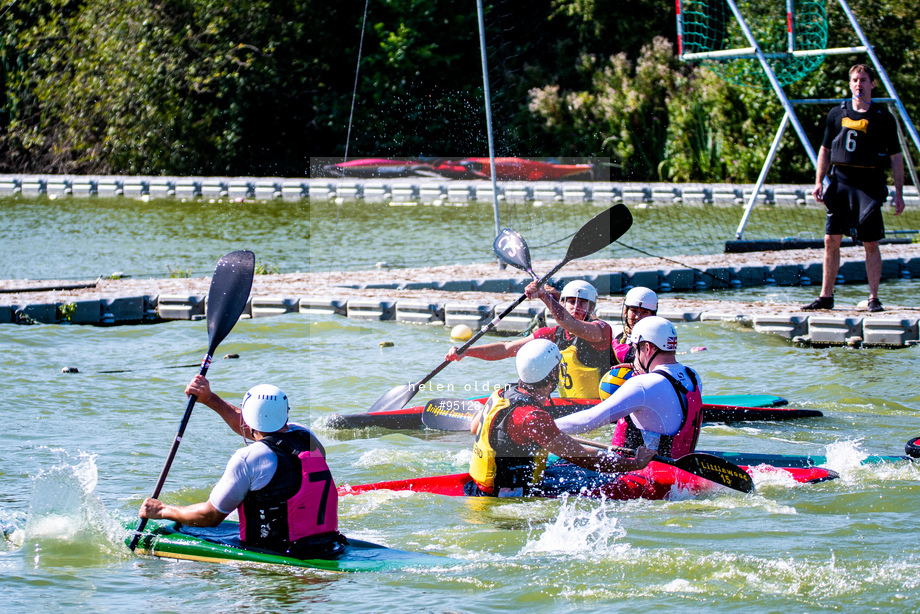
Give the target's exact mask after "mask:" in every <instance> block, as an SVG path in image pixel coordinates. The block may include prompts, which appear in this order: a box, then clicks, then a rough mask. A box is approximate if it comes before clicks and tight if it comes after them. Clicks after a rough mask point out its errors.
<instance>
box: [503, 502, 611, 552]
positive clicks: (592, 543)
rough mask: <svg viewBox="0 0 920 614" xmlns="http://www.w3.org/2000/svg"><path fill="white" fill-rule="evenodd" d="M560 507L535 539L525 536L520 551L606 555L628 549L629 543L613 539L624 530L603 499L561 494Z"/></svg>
mask: <svg viewBox="0 0 920 614" xmlns="http://www.w3.org/2000/svg"><path fill="white" fill-rule="evenodd" d="M561 501H562V507H561V508H560V509H559V514H558V515H557V516H556V519H555V520H554V521H552V522H550V523H548V524H546V525H544V526H543V528H542V533H540V534H539V535H538V536H537V537H536V539H528V541H527V544H526V545H525V546H524V549H523V550H522V551H521V554H537V553H540V554H560V553H561V554H568V555H587V554H591V555H601V556H604V555H609V554H619V553H622V552H623V551H624V550H628V549H629V545H627V544H620V543H617V540H620V539H622V538H623V537H625V536H626V530H625V529H623V528H622V527H620V526H619V521H618V519H617V517H616V516H614V515H613V510H612V508H611V507H610V506H608V504H607V501H606V500H601V501H600V503H598V502H597V501H590V502H588V505H585V506H579V505H578V503H579V502H581V501H584V500H583V499H579V498H577V497H568V496H563V497H562V499H561Z"/></svg>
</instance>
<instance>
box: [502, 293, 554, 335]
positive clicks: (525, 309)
mask: <svg viewBox="0 0 920 614" xmlns="http://www.w3.org/2000/svg"><path fill="white" fill-rule="evenodd" d="M510 305H511V303H503V304H499V305H496V306H495V316H496V317H498V316H499V315H500V314H501V313H502V312H504V310H505V309H507V308H508V307H509V306H510ZM545 309H546V307H545V306H544V305H543V303H542V302H541V301H524V302H523V303H521V304H520V305H518V306H517V307H515V308H514V309H513V310H512V311H511V313H509V314H508V315H507V316H505V317H504V318H502V320H501V321H500V322H498V324H496V325H495V329H494V330H495V332H497V333H499V334H502V333H504V334H517V333H520V332H522V331H525V330H527V327H528V326H530V324H531V323H532V322H533V320H534V318H536V317H538V316H540V318H541V320H542V321H543V322H545V319H543V317H542V316H543V313H544V310H545Z"/></svg>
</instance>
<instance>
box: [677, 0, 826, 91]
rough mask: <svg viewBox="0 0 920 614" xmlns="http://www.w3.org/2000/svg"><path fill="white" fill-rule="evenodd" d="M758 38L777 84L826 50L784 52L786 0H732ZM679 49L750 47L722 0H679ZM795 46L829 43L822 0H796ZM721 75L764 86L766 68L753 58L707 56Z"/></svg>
mask: <svg viewBox="0 0 920 614" xmlns="http://www.w3.org/2000/svg"><path fill="white" fill-rule="evenodd" d="M735 4H736V6H737V7H738V10H739V11H740V12H741V15H742V16H743V17H744V20H745V21H746V22H747V25H748V27H749V28H750V30H751V32H752V33H753V35H754V38H756V39H757V43H758V44H759V45H760V48H761V50H762V51H763V52H764V55H765V56H767V61H768V63H769V64H770V66H771V68H772V69H773V72H774V73H775V74H776V78H777V80H778V81H779V83H780V85H788V84H790V83H794V82H795V81H798V80H799V79H801V78H802V77H804V76H805V75H807V74H808V73H810V72H811V71H813V70H815V69H816V68H817V67H818V66H820V65H821V63H822V62H823V61H824V55H823V54H822V55H814V56H804V57H795V56H792V55H790V54H789V53H788V51H789V40H788V32H787V28H786V21H787V19H786V2H785V0H737V1H736V2H735ZM680 10H681V27H682V35H683V36H682V42H683V53H701V52H709V51H724V50H729V49H743V48H746V47H750V46H751V45H750V43H749V42H748V40H747V38H746V37H745V36H744V33H743V32H742V30H741V26H740V25H739V24H738V21H737V19H735V16H734V14H733V13H732V11H731V8H729V6H728V3H726V2H725V0H681V3H680ZM793 33H794V42H793V48H794V49H795V50H796V51H812V50H821V49H826V48H827V11H826V8H825V0H794V2H793ZM705 63H706V64H707V65H708V66H709V67H710V68H711V69H712V70H713V71H715V72H716V73H718V74H719V75H721V76H722V77H723V78H724V79H726V80H728V81H732V82H734V83H738V84H741V85H747V86H749V87H756V88H761V89H768V88H769V87H770V82H769V80H768V79H767V75H766V72H765V71H764V70H763V67H762V66H761V65H760V62H759V61H758V60H757V59H756V58H755V59H747V58H731V59H722V60H713V59H709V60H705Z"/></svg>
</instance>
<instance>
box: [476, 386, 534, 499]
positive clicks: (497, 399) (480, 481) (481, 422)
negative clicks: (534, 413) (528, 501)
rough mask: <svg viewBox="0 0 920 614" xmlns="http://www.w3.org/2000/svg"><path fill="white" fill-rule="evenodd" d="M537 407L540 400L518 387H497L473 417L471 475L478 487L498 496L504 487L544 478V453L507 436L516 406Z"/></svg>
mask: <svg viewBox="0 0 920 614" xmlns="http://www.w3.org/2000/svg"><path fill="white" fill-rule="evenodd" d="M526 405H532V406H535V407H540V403H539V401H537V400H536V399H535V398H533V397H532V396H530V395H529V394H527V393H524V392H521V391H520V390H518V389H517V388H508V389H504V388H503V389H501V390H496V391H495V392H493V393H492V396H490V397H489V400H488V401H487V402H486V406H485V408H484V409H483V410H482V412H480V414H479V416H477V418H476V419H475V424H476V427H477V428H476V431H475V433H474V435H473V437H474V441H473V458H472V460H471V461H470V476H472V478H473V480H475V482H476V484H477V485H478V486H479V488H480V490H482V491H483V492H485V493H488V494H491V495H495V496H498V495H499V494H500V491H501V490H503V489H509V490H511V489H520V495H522V496H523V495H527V494H528V493H529V491H530V488H531V487H532V486H534V485H536V484H539V483H540V482H541V481H542V480H543V471H544V469H545V468H546V457H547V453H546V451H545V450H543V449H542V448H540V446H538V445H537V444H535V443H533V444H529V445H523V446H522V445H520V444H517V443H515V442H514V441H513V440H512V439H511V438H510V437H509V436H508V431H507V428H508V422H507V420H508V418H509V417H510V416H511V413H512V412H513V411H514V410H515V409H517V408H518V407H522V406H526Z"/></svg>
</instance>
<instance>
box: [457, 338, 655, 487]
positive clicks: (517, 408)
mask: <svg viewBox="0 0 920 614" xmlns="http://www.w3.org/2000/svg"><path fill="white" fill-rule="evenodd" d="M515 363H516V366H517V371H518V376H519V379H518V381H517V383H516V384H510V385H508V386H506V387H504V388H501V389H499V390H497V391H495V392H494V393H492V396H490V397H489V400H488V401H487V402H486V404H485V406H484V407H483V408H482V410H481V411H480V412H479V413H478V414H477V415H476V416H475V417H474V419H473V421H472V426H471V429H470V430H471V432H472V433H473V438H474V441H473V455H472V458H471V460H470V476H472V478H473V481H472V482H469V483H468V484H467V486H466V487H465V494H467V495H470V496H491V497H521V496H528V495H540V494H544V491H543V490H542V482H543V471H544V469H545V466H546V456H547V453H551V454H555V455H556V456H559V457H560V458H563V459H565V460H568V461H569V462H571V463H573V464H575V465H577V466H579V467H582V468H584V469H588V470H591V471H600V472H605V473H617V472H623V471H636V470H639V469H642V468H644V467H645V466H646V465H648V463H649V461H650V460H651V459H652V457H653V456H654V453H653V452H652V451H650V450H648V449H647V448H645V447H641V446H640V447H639V448H638V450H637V452H636V457H635V458H629V457H621V456H618V455H616V454H607V453H605V452H602V451H600V450H594V449H586V448H584V447H582V445H581V444H579V443H578V442H577V441H575V440H574V439H572V438H571V437H569V436H568V435H566V434H565V433H563V432H561V431H560V430H559V428H558V427H557V426H556V423H555V422H553V418H552V416H550V414H549V413H547V412H546V410H545V409H544V407H546V404H547V400H548V399H549V396H550V395H551V394H552V393H553V390H555V389H556V386H557V383H558V381H559V378H560V364H561V363H562V352H560V351H559V348H558V347H556V344H555V343H553V342H552V341H549V340H548V339H534V340H531V341H529V342H527V343H525V344H524V345H523V346H522V347H521V348H520V350H519V351H518V352H517V354H516V358H515ZM561 372H562V373H564V370H563V371H561ZM571 487H572V489H573V492H578V490H579V488H580V486H579V485H578V484H576V483H572V484H571Z"/></svg>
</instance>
